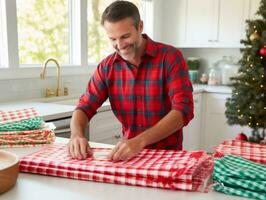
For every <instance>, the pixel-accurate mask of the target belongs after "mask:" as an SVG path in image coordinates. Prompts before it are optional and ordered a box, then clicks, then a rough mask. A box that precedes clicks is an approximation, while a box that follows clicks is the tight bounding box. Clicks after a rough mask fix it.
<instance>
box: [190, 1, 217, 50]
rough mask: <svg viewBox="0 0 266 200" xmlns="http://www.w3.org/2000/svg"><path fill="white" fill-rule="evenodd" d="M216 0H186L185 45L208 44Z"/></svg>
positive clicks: (197, 45)
mask: <svg viewBox="0 0 266 200" xmlns="http://www.w3.org/2000/svg"><path fill="white" fill-rule="evenodd" d="M215 2H216V0H200V1H199V0H187V8H186V9H187V20H186V42H185V45H186V46H194V47H204V46H208V44H209V40H210V39H212V38H211V37H212V32H211V31H212V27H213V16H214V11H215V10H216V9H215Z"/></svg>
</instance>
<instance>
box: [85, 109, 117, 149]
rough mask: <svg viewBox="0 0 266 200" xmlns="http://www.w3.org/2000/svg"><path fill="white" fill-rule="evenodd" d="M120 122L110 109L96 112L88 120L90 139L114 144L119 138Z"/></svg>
mask: <svg viewBox="0 0 266 200" xmlns="http://www.w3.org/2000/svg"><path fill="white" fill-rule="evenodd" d="M121 136H122V128H121V123H120V122H119V121H118V120H117V118H116V117H115V115H114V114H113V112H112V110H111V109H109V110H106V111H102V112H98V113H97V114H96V115H95V116H94V117H93V118H92V119H91V121H90V141H91V142H101V143H105V144H116V143H117V142H118V141H120V140H121Z"/></svg>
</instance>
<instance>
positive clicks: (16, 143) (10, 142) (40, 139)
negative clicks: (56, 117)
mask: <svg viewBox="0 0 266 200" xmlns="http://www.w3.org/2000/svg"><path fill="white" fill-rule="evenodd" d="M54 141H55V134H54V131H53V130H52V129H47V128H45V129H40V130H29V131H13V132H2V133H1V134H0V148H5V147H26V146H40V145H44V144H51V143H53V142H54Z"/></svg>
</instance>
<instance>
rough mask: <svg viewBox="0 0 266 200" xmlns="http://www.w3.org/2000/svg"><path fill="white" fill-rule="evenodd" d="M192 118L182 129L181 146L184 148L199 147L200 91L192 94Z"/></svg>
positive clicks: (194, 148)
mask: <svg viewBox="0 0 266 200" xmlns="http://www.w3.org/2000/svg"><path fill="white" fill-rule="evenodd" d="M193 98H194V118H193V119H192V121H191V122H190V123H189V124H188V125H187V126H186V127H184V129H183V132H184V134H183V141H184V142H183V146H184V149H186V150H197V149H201V115H202V105H201V104H202V93H198V94H195V95H193Z"/></svg>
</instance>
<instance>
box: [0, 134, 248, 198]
mask: <svg viewBox="0 0 266 200" xmlns="http://www.w3.org/2000/svg"><path fill="white" fill-rule="evenodd" d="M56 142H57V143H67V142H68V139H63V138H57V139H56ZM90 144H91V146H92V147H99V148H101V147H102V148H104V147H112V146H111V145H106V144H100V143H90ZM40 148H41V147H28V148H12V149H11V148H10V149H6V150H8V151H11V152H13V153H15V154H17V155H19V156H23V155H26V154H28V153H31V152H35V151H37V150H39V149H40ZM32 199H38V200H47V199H49V200H58V199H64V200H90V199H91V200H107V199H108V200H124V199H127V200H136V199H137V200H147V199H152V200H177V199H188V200H214V199H215V200H231V199H234V200H244V199H246V198H241V197H235V196H230V195H225V194H223V193H218V192H215V191H212V190H211V191H210V192H209V193H200V192H185V191H172V190H165V189H158V188H148V187H138V186H126V185H116V184H108V183H99V182H92V181H80V180H74V179H67V178H58V177H52V176H43V175H36V174H28V173H20V174H19V177H18V180H17V184H16V185H15V186H14V187H13V188H12V189H11V190H9V191H8V192H6V193H4V194H2V195H0V200H32Z"/></svg>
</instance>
